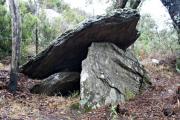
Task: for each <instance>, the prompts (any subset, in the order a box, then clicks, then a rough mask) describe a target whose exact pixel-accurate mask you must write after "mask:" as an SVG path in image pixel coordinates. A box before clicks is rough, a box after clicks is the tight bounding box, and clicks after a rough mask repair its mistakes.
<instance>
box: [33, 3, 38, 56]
mask: <svg viewBox="0 0 180 120" xmlns="http://www.w3.org/2000/svg"><path fill="white" fill-rule="evenodd" d="M34 3H35V5H36V12H35V15H36V17H37V18H38V16H39V3H38V1H36V0H34ZM35 36H36V38H35V39H36V43H35V44H36V55H37V54H38V52H39V36H38V21H36V30H35Z"/></svg>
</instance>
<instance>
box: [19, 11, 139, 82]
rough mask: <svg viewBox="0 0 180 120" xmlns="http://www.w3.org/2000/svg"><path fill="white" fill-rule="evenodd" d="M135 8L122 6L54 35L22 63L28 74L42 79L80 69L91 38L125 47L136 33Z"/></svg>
mask: <svg viewBox="0 0 180 120" xmlns="http://www.w3.org/2000/svg"><path fill="white" fill-rule="evenodd" d="M139 17H140V15H139V13H138V12H137V11H136V10H131V9H123V10H119V11H115V12H113V13H111V14H108V15H104V16H97V17H95V18H92V19H90V20H86V21H84V22H83V23H82V24H80V25H79V26H78V27H77V28H75V29H73V30H69V31H67V32H65V33H64V34H62V35H61V36H60V37H58V38H57V40H56V41H55V42H53V43H52V44H51V45H50V46H49V47H48V48H47V49H45V50H44V51H42V52H41V53H39V54H38V55H37V56H36V57H35V58H33V59H31V60H30V61H28V62H27V63H26V64H24V65H23V66H22V67H21V72H22V73H24V74H25V75H27V76H29V77H30V78H38V79H43V78H46V77H48V76H50V75H52V74H54V73H57V72H66V71H67V72H80V71H81V62H82V60H83V59H85V58H86V56H87V52H88V47H89V46H90V45H91V43H92V42H111V43H114V44H116V45H117V46H118V47H119V48H121V49H124V50H125V49H126V48H128V47H129V46H130V45H131V44H133V43H134V42H135V40H136V39H137V38H138V36H139V34H138V31H137V30H136V25H137V22H138V20H139Z"/></svg>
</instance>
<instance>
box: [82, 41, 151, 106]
mask: <svg viewBox="0 0 180 120" xmlns="http://www.w3.org/2000/svg"><path fill="white" fill-rule="evenodd" d="M150 84H151V83H150V81H149V79H148V77H147V74H146V72H145V70H144V68H143V66H141V65H140V64H139V62H138V60H137V59H136V58H135V57H134V56H133V55H132V54H131V53H130V52H129V51H123V50H121V49H120V48H118V47H117V46H116V45H114V44H111V43H92V45H91V46H90V47H89V51H88V55H87V58H86V59H85V60H84V61H83V62H82V72H81V79H80V85H81V87H80V88H81V89H80V91H81V100H83V101H86V102H87V104H88V105H90V106H93V107H97V106H101V105H104V104H109V103H118V102H122V101H125V100H128V99H131V98H133V97H134V96H135V95H136V94H139V93H140V92H141V91H142V90H143V89H145V88H147V87H148V86H149V85H150Z"/></svg>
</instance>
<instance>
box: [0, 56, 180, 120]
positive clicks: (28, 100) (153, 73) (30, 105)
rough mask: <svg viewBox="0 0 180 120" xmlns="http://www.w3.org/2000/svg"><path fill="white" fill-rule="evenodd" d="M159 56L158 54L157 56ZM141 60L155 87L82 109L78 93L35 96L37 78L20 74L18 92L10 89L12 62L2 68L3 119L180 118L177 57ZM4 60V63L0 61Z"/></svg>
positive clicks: (0, 104)
mask: <svg viewBox="0 0 180 120" xmlns="http://www.w3.org/2000/svg"><path fill="white" fill-rule="evenodd" d="M154 57H155V58H156V59H157V58H158V57H157V56H154ZM152 58H153V57H149V58H146V59H144V60H142V61H141V62H142V64H143V65H144V66H145V68H146V70H147V71H148V73H149V75H150V77H151V81H152V86H151V87H150V88H149V89H147V90H146V91H144V92H143V93H142V94H141V95H137V96H136V97H135V98H134V99H131V100H130V101H127V102H125V103H119V104H118V105H107V106H103V107H101V108H98V109H95V110H90V109H86V110H85V109H81V107H80V106H79V104H78V103H79V96H78V94H77V93H74V94H72V95H71V96H70V97H66V98H65V97H62V96H51V97H50V96H45V95H35V94H31V93H30V92H29V88H31V87H32V86H33V85H34V84H37V83H38V82H39V81H38V80H31V79H29V78H27V77H26V76H24V75H22V74H21V75H20V76H21V77H20V78H21V79H20V80H19V81H18V88H17V92H16V93H15V94H11V93H9V92H8V90H7V84H8V81H9V65H7V64H5V63H3V66H2V65H1V67H0V119H3V120H111V119H114V120H116V119H117V120H180V74H179V73H177V72H176V70H175V66H174V64H175V57H174V56H166V57H161V58H159V61H160V62H159V63H158V64H157V63H153V62H152ZM0 63H1V62H0Z"/></svg>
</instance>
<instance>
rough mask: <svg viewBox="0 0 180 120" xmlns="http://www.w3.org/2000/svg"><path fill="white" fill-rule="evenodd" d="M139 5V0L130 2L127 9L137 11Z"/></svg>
mask: <svg viewBox="0 0 180 120" xmlns="http://www.w3.org/2000/svg"><path fill="white" fill-rule="evenodd" d="M140 3H141V0H130V4H129V7H130V8H132V9H137V7H138V6H139V4H140Z"/></svg>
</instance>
